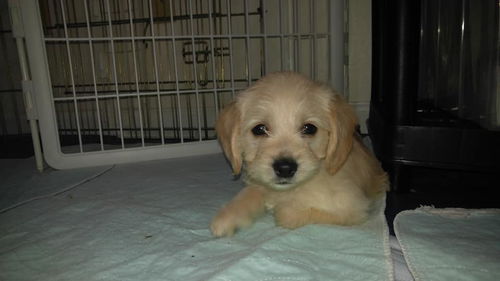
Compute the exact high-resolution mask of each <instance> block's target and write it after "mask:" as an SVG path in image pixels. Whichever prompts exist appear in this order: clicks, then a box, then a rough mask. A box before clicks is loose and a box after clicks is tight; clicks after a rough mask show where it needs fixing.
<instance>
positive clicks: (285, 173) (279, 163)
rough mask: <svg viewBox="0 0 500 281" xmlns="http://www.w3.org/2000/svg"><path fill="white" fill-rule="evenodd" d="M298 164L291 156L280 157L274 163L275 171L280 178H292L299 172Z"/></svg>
mask: <svg viewBox="0 0 500 281" xmlns="http://www.w3.org/2000/svg"><path fill="white" fill-rule="evenodd" d="M297 167H298V164H297V162H295V160H293V159H290V158H279V159H276V160H275V161H274V163H273V169H274V173H275V174H276V175H277V176H278V177H280V178H291V177H293V175H295V172H297Z"/></svg>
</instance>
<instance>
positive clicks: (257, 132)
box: [252, 124, 268, 136]
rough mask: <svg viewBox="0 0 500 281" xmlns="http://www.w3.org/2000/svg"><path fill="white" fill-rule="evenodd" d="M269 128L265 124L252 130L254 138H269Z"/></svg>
mask: <svg viewBox="0 0 500 281" xmlns="http://www.w3.org/2000/svg"><path fill="white" fill-rule="evenodd" d="M267 132H268V130H267V127H266V125H264V124H259V125H257V126H255V127H253V129H252V134H253V135H254V136H267Z"/></svg>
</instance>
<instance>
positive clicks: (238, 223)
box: [210, 207, 252, 237]
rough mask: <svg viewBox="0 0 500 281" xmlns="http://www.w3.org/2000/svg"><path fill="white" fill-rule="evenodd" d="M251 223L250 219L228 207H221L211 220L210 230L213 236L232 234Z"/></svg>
mask: <svg viewBox="0 0 500 281" xmlns="http://www.w3.org/2000/svg"><path fill="white" fill-rule="evenodd" d="M251 223H252V220H251V219H249V218H247V217H245V216H242V215H241V214H238V213H237V212H232V211H231V209H230V208H227V207H226V208H223V209H221V210H220V211H219V213H218V214H217V215H216V216H215V218H214V219H213V220H212V223H211V225H210V230H211V231H212V234H213V235H214V236H215V237H224V236H232V235H234V233H235V232H236V231H237V230H238V229H240V228H243V227H246V226H248V225H250V224H251Z"/></svg>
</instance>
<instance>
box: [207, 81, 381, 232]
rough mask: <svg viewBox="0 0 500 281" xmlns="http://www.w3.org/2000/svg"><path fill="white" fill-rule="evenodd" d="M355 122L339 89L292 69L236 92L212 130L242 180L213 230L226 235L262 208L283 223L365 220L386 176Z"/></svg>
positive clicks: (261, 211)
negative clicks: (238, 189)
mask: <svg viewBox="0 0 500 281" xmlns="http://www.w3.org/2000/svg"><path fill="white" fill-rule="evenodd" d="M356 124H357V118H356V116H355V114H354V111H353V109H352V108H351V106H350V105H348V104H347V103H346V102H345V101H344V100H343V99H342V97H341V96H339V95H337V94H335V93H334V92H333V90H332V89H330V88H329V87H328V86H326V85H324V84H320V83H317V82H314V81H311V80H309V79H308V78H306V77H304V76H302V75H300V74H297V73H291V72H281V73H273V74H270V75H268V76H266V77H264V78H262V79H261V80H259V81H258V82H256V83H255V84H254V85H253V86H251V87H250V88H249V89H247V90H245V91H244V92H242V93H241V94H239V95H238V96H237V98H236V100H235V101H234V102H232V103H231V104H229V105H228V106H227V107H226V108H225V109H224V110H223V111H222V112H221V114H220V116H219V119H218V120H217V124H216V130H217V134H218V137H219V141H220V143H221V145H222V148H223V150H224V153H225V155H226V157H227V158H228V160H229V161H230V162H231V165H232V168H233V172H234V174H240V173H241V171H242V170H243V171H244V173H243V176H244V181H245V183H246V187H245V188H244V189H243V190H241V191H240V193H239V194H238V195H237V196H236V197H235V198H234V199H233V200H232V201H231V202H229V203H228V204H227V205H226V206H224V207H223V208H222V209H221V210H220V211H219V212H218V214H217V215H216V216H215V218H214V219H213V221H212V224H211V231H212V233H213V235H214V236H217V237H221V236H230V235H233V234H234V232H235V231H236V230H238V229H241V228H244V227H247V226H249V225H251V224H252V223H253V221H254V220H255V219H256V218H258V217H259V216H261V215H262V214H264V212H265V211H266V210H269V211H273V212H274V216H275V220H276V223H277V224H278V225H280V226H282V227H286V228H297V227H300V226H303V225H306V224H339V225H352V224H358V223H361V222H363V221H364V220H365V219H367V217H368V214H369V210H370V207H371V205H372V203H373V202H374V200H376V199H377V198H380V197H381V196H382V195H383V194H384V192H385V191H386V190H387V187H388V180H387V175H386V173H385V172H384V171H383V170H382V169H381V167H380V165H379V163H378V161H377V160H376V159H375V158H374V157H373V156H372V155H371V153H370V152H369V151H368V150H367V149H366V148H365V147H364V146H363V145H362V144H361V142H360V141H359V140H358V139H357V138H356V137H355V132H354V130H355V126H356Z"/></svg>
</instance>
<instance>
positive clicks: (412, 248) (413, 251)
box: [394, 207, 500, 281]
mask: <svg viewBox="0 0 500 281" xmlns="http://www.w3.org/2000/svg"><path fill="white" fill-rule="evenodd" d="M394 230H395V233H396V236H397V238H398V240H399V243H400V245H401V248H402V250H403V253H404V256H405V259H406V262H407V264H408V267H409V269H410V271H411V273H412V275H413V277H414V278H415V280H416V281H426V280H433V281H440V280H443V281H444V280H454V281H457V280H464V281H465V280H467V281H471V280H481V281H486V280H500V210H499V209H483V210H468V209H457V208H450V209H435V208H433V207H421V208H419V209H416V210H413V211H403V212H401V213H399V214H398V215H397V216H396V218H395V220H394Z"/></svg>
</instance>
